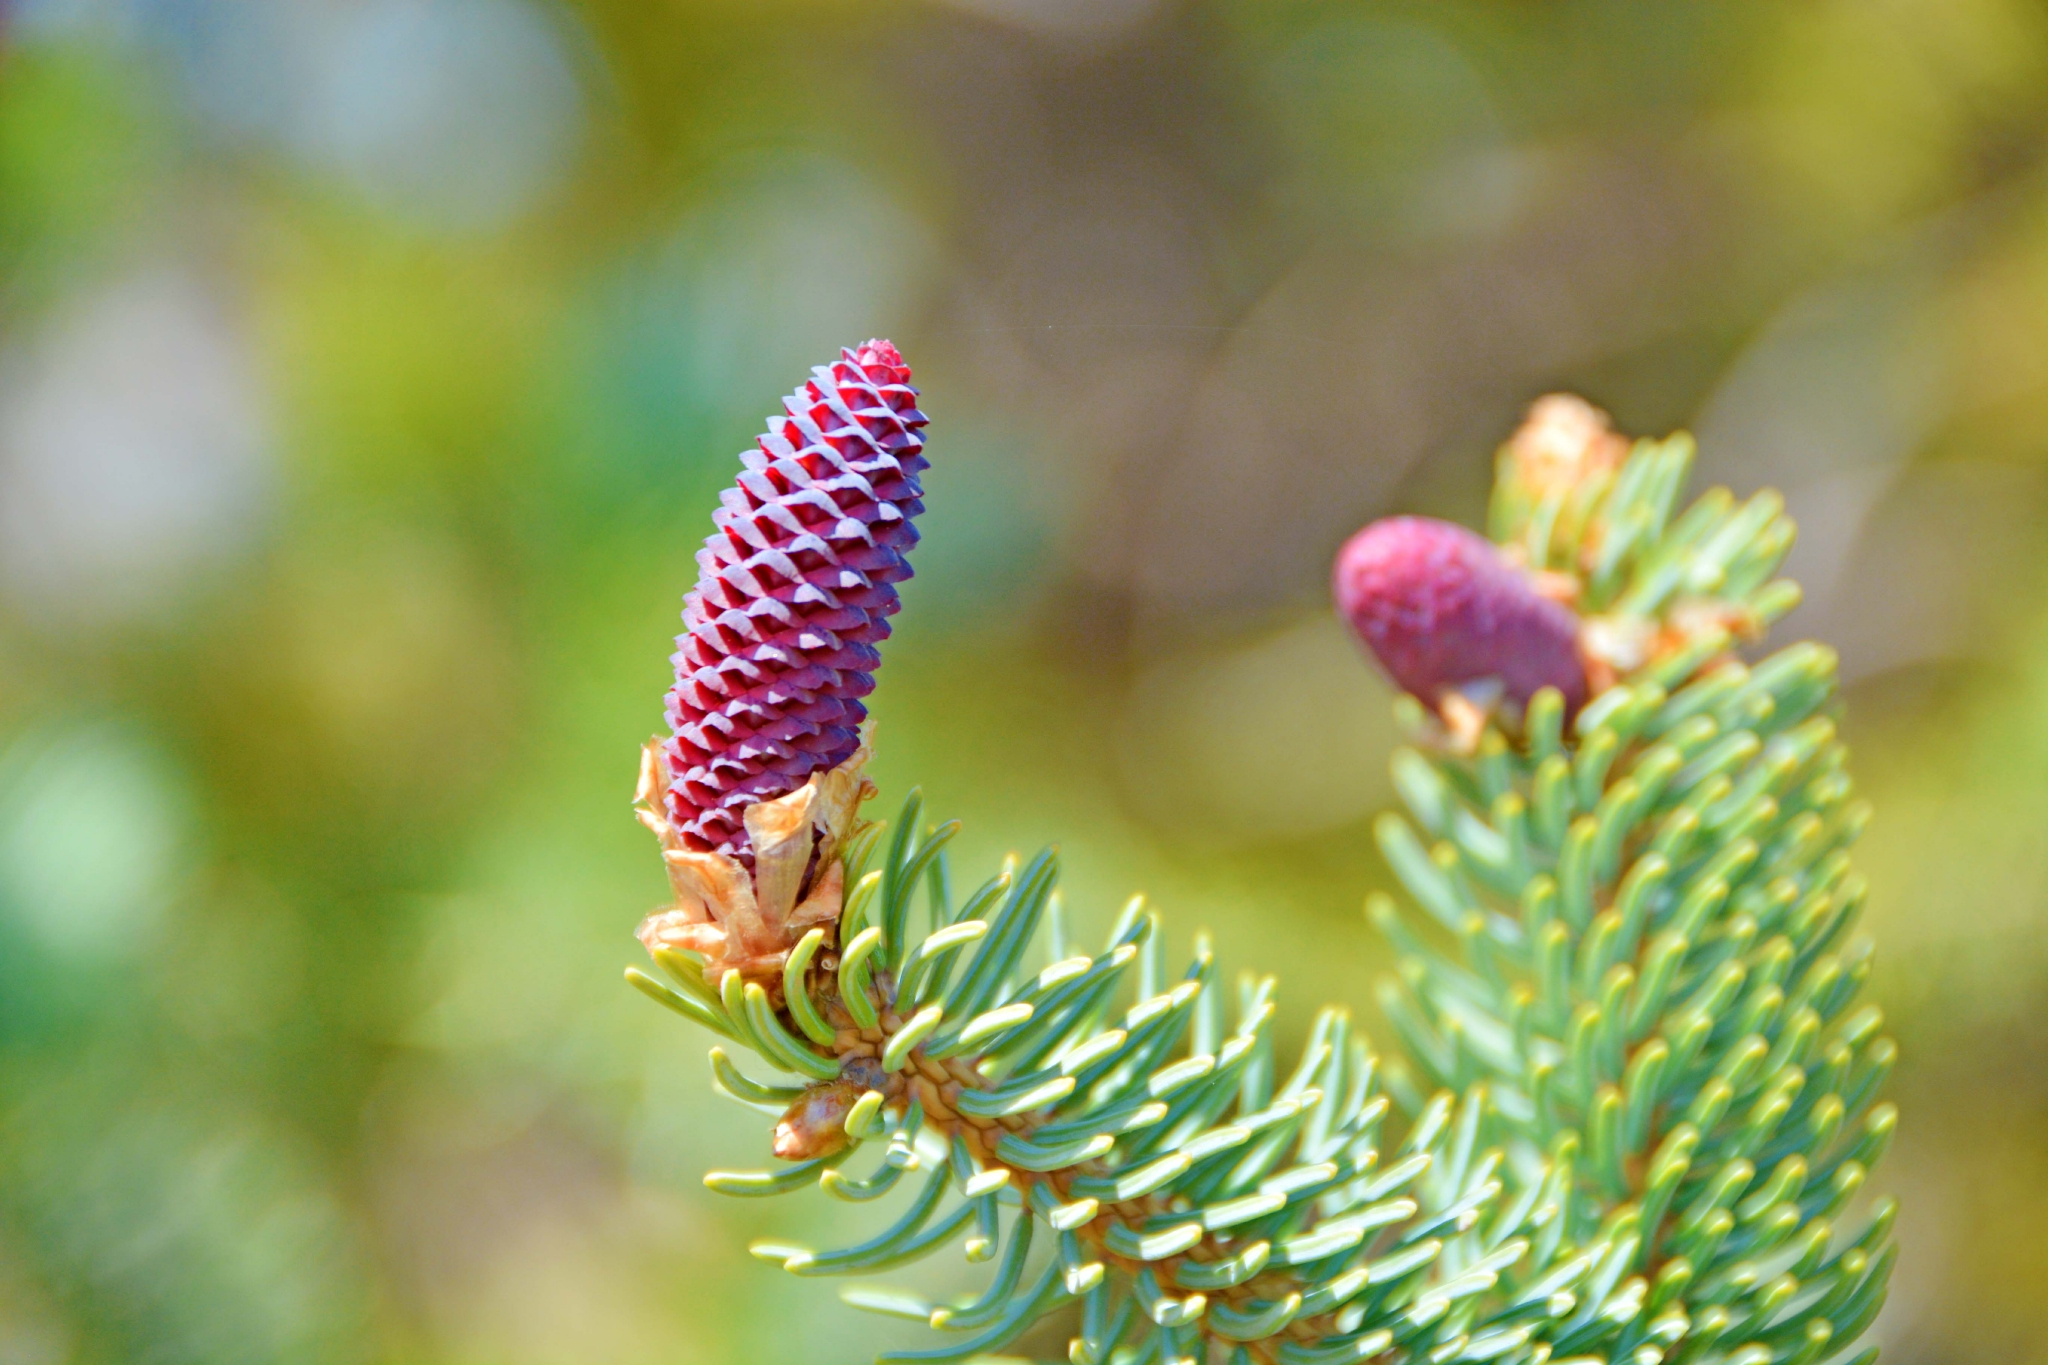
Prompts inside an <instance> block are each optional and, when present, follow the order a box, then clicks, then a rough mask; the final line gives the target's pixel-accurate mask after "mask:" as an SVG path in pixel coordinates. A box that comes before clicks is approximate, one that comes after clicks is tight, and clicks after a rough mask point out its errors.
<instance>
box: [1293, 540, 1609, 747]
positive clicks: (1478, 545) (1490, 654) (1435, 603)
mask: <svg viewBox="0 0 2048 1365" xmlns="http://www.w3.org/2000/svg"><path fill="white" fill-rule="evenodd" d="M1331 589H1332V592H1333V593H1334V594H1335V596H1336V599H1337V609H1338V610H1339V611H1340V612H1342V613H1343V615H1344V618H1345V619H1346V620H1347V621H1349V622H1350V623H1351V628H1352V629H1353V630H1355V631H1357V632H1358V638H1359V639H1361V640H1363V641H1364V642H1365V645H1366V647H1367V648H1368V649H1370V650H1371V651H1372V655H1373V657H1374V658H1375V659H1377V660H1378V661H1379V665H1380V667H1381V668H1382V669H1383V670H1385V672H1386V674H1387V676H1388V677H1390V678H1391V679H1393V681H1394V683H1395V684H1396V685H1397V686H1399V687H1401V688H1402V689H1404V690H1406V691H1408V692H1412V693H1414V694H1415V695H1416V696H1417V697H1419V698H1421V699H1422V700H1423V701H1426V702H1430V703H1432V704H1434V703H1435V702H1437V701H1438V700H1439V699H1440V698H1441V697H1442V696H1443V695H1444V693H1446V692H1448V691H1449V690H1451V689H1453V688H1456V687H1459V686H1462V685H1464V684H1467V683H1477V682H1481V681H1484V680H1486V679H1497V680H1498V681H1499V682H1500V684H1501V686H1502V689H1503V690H1504V692H1505V693H1506V695H1507V696H1508V697H1510V698H1512V699H1513V700H1514V701H1515V702H1516V703H1518V704H1526V703H1527V702H1528V700H1529V698H1530V697H1532V696H1534V695H1535V694H1536V692H1537V691H1538V690H1539V689H1540V688H1543V687H1555V688H1556V689H1557V690H1558V691H1560V692H1562V693H1563V694H1564V699H1565V705H1566V707H1567V708H1568V709H1570V710H1572V711H1576V710H1577V709H1578V708H1579V707H1580V706H1582V705H1584V704H1585V701H1586V691H1587V688H1586V667H1585V664H1584V662H1583V661H1582V660H1581V659H1580V656H1579V646H1578V628H1579V618H1578V615H1577V614H1576V613H1575V612H1573V611H1572V609H1571V608H1569V607H1567V606H1564V605H1563V604H1562V603H1559V602H1555V601H1552V600H1551V599H1550V598H1547V597H1544V596H1542V595H1541V594H1540V593H1538V592H1537V590H1536V587H1535V585H1534V584H1533V583H1532V582H1531V580H1530V578H1529V576H1528V575H1527V574H1525V573H1524V572H1522V570H1521V569H1519V568H1517V567H1516V566H1515V565H1513V564H1511V563H1509V562H1508V561H1507V560H1506V559H1505V558H1503V557H1502V555H1501V553H1500V551H1499V550H1498V549H1496V548H1495V547H1494V545H1493V542H1491V541H1489V540H1487V539H1486V538H1485V537H1483V536H1480V535H1476V534H1474V533H1473V532H1471V531H1468V530H1466V529H1465V528H1464V527H1462V526H1454V525H1452V524H1451V523H1449V522H1446V521H1436V520H1433V519H1432V518H1429V517H1388V518H1386V519H1385V520H1383V521H1376V522H1374V523H1373V524H1372V525H1370V526H1368V527H1366V528H1365V529H1364V530H1363V531H1360V532H1359V533H1358V534H1357V535H1355V536H1353V537H1351V539H1350V540H1348V541H1346V542H1344V548H1343V549H1341V550H1339V551H1338V552H1337V563H1336V568H1335V571H1334V572H1333V574H1332V575H1331Z"/></svg>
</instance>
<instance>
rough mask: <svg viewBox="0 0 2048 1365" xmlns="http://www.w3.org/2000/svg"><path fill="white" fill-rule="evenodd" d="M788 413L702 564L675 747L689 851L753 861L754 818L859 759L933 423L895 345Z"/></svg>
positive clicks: (680, 668)
mask: <svg viewBox="0 0 2048 1365" xmlns="http://www.w3.org/2000/svg"><path fill="white" fill-rule="evenodd" d="M782 406H783V409H784V414H785V415H783V416H781V417H776V418H771V419H770V420H769V423H768V431H767V434H766V435H764V436H762V437H761V438H760V439H759V441H758V442H757V446H758V448H757V449H755V450H750V451H747V452H746V453H745V454H743V455H742V456H741V457H740V458H741V462H742V464H743V465H744V466H745V467H744V468H743V469H742V470H741V472H740V476H739V480H738V483H737V485H736V486H735V487H733V488H729V489H727V490H726V491H725V493H724V494H723V495H722V496H721V498H720V502H721V503H722V504H723V506H721V507H720V508H719V510H718V511H717V512H716V513H714V514H713V516H712V521H713V522H714V524H715V525H716V526H717V528H718V529H717V531H716V532H714V533H713V534H712V536H711V538H710V539H709V540H707V541H705V542H704V548H703V549H702V550H701V551H699V552H698V554H697V563H698V566H699V569H700V572H699V574H698V578H697V586H696V588H695V589H693V590H692V591H691V592H690V594H689V596H688V597H687V598H685V599H684V603H683V624H684V626H685V627H686V629H685V633H684V634H683V635H682V636H680V637H679V638H678V639H677V641H676V645H677V649H676V654H675V666H676V685H675V687H674V688H673V689H672V690H671V691H670V692H669V694H668V720H669V726H670V728H671V729H672V730H673V731H674V734H675V738H673V739H671V740H670V741H668V743H667V744H666V745H665V746H664V748H663V754H664V757H665V759H666V761H667V765H668V775H669V786H668V813H669V820H670V822H671V824H673V825H674V827H675V828H676V830H677V831H678V832H679V833H680V834H681V835H682V838H683V842H684V843H685V844H686V845H687V846H689V847H691V848H695V849H700V850H705V851H714V852H720V853H726V854H730V855H732V856H734V857H738V858H740V859H742V860H744V861H748V862H749V863H750V864H751V850H750V849H749V848H748V845H747V834H746V827H745V825H744V824H743V823H742V816H743V813H744V811H745V810H746V808H747V807H748V806H749V805H752V804H753V803H755V802H757V801H772V800H774V799H775V798H776V797H779V796H786V795H787V794H789V793H790V792H792V791H795V790H796V789H797V788H798V787H801V786H802V785H803V784H804V782H805V781H806V780H808V779H809V778H810V776H811V774H812V773H815V772H821V771H824V770H826V769H829V768H834V767H837V766H838V765H840V764H841V763H844V762H846V760H848V759H849V758H851V757H852V756H853V753H854V750H855V749H856V748H857V747H859V743H860V736H859V727H860V723H861V721H862V720H864V719H865V718H866V716H867V708H866V707H865V706H863V705H862V704H861V701H860V699H861V698H862V697H864V696H866V695H867V694H868V693H869V692H871V691H873V690H874V685H875V680H874V670H875V667H876V666H877V664H879V663H880V661H881V656H880V655H879V654H878V653H877V652H876V649H875V646H876V645H878V644H880V643H881V642H882V640H884V639H885V638H887V636H888V634H889V619H888V618H889V617H890V616H891V615H892V614H893V613H894V612H895V611H896V608H897V606H898V600H897V596H896V584H897V583H899V582H901V581H903V580H904V579H906V578H908V577H910V565H909V563H908V562H907V561H906V560H905V559H904V554H905V552H907V551H908V550H909V549H910V547H911V546H913V545H915V544H916V543H917V531H916V529H915V527H914V526H913V525H912V524H911V523H912V520H913V518H915V517H916V516H917V514H918V513H920V512H922V511H923V510H924V504H923V503H922V502H920V501H919V498H920V497H921V495H922V493H923V489H922V488H920V487H919V486H918V482H917V475H918V472H919V471H920V470H923V469H925V468H926V467H927V462H926V461H925V458H924V456H923V454H922V453H921V452H922V451H923V449H924V438H923V437H922V436H921V435H920V434H919V429H920V428H922V427H923V426H924V425H925V416H924V414H923V413H921V412H919V411H918V410H917V390H915V389H913V388H911V387H910V369H909V367H908V366H906V365H905V364H904V363H903V357H902V356H901V355H899V354H897V351H896V348H895V347H894V346H893V345H891V344H890V343H888V342H886V341H870V342H868V343H867V344H866V345H865V346H862V347H860V348H859V349H858V350H853V351H842V352H840V358H839V360H838V361H837V362H835V363H834V364H832V365H830V366H820V367H818V368H817V369H815V370H813V371H812V372H811V379H810V381H809V382H808V383H806V384H805V385H804V386H803V387H802V388H800V389H798V390H797V391H796V392H795V393H793V394H791V395H790V396H789V397H788V398H786V399H784V400H783V404H782Z"/></svg>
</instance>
